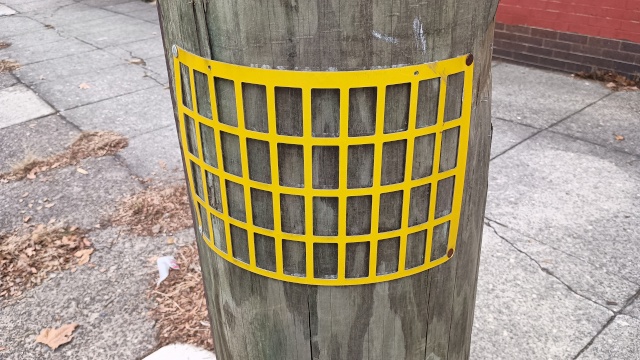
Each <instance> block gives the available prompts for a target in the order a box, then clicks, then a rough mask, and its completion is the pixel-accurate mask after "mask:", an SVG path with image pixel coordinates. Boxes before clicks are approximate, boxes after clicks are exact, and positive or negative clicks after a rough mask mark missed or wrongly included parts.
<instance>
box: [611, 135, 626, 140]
mask: <svg viewBox="0 0 640 360" xmlns="http://www.w3.org/2000/svg"><path fill="white" fill-rule="evenodd" d="M613 138H614V139H616V141H623V140H624V136H622V135H616V134H613Z"/></svg>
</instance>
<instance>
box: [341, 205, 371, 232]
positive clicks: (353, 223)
mask: <svg viewBox="0 0 640 360" xmlns="http://www.w3.org/2000/svg"><path fill="white" fill-rule="evenodd" d="M372 199H373V197H372V196H371V195H366V196H350V197H348V198H347V236H353V235H366V234H371V202H372Z"/></svg>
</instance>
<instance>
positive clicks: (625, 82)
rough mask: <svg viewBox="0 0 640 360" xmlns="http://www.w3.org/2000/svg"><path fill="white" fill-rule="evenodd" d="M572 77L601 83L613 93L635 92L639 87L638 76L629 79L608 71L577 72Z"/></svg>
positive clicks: (639, 79)
mask: <svg viewBox="0 0 640 360" xmlns="http://www.w3.org/2000/svg"><path fill="white" fill-rule="evenodd" d="M574 75H575V76H577V77H579V78H582V79H589V80H597V81H602V82H604V83H605V84H606V87H608V88H609V89H611V90H613V91H637V90H638V89H639V87H640V75H636V76H634V77H633V78H629V77H626V76H624V75H620V74H618V73H616V72H615V71H608V70H594V71H591V72H588V73H587V72H579V73H577V74H574Z"/></svg>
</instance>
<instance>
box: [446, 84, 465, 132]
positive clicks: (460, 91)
mask: <svg viewBox="0 0 640 360" xmlns="http://www.w3.org/2000/svg"><path fill="white" fill-rule="evenodd" d="M464 75H465V73H464V72H459V73H456V74H452V75H449V76H448V77H447V95H446V100H445V107H444V121H445V122H447V121H452V120H456V119H459V118H460V117H461V116H462V100H463V96H464Z"/></svg>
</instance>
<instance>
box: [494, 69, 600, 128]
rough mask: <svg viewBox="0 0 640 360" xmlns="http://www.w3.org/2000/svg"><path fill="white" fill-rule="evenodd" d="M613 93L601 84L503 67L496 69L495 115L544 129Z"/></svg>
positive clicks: (555, 74) (533, 70) (548, 73)
mask: <svg viewBox="0 0 640 360" xmlns="http://www.w3.org/2000/svg"><path fill="white" fill-rule="evenodd" d="M609 93H610V90H609V89H607V88H605V87H604V86H602V84H600V83H599V82H595V81H588V80H579V79H575V78H572V77H571V76H569V75H566V74H561V73H555V72H550V71H545V70H539V69H532V68H527V67H524V66H519V65H512V64H501V65H500V66H496V67H495V68H494V69H493V105H492V109H493V110H492V115H493V116H494V117H498V118H501V119H505V120H511V121H514V122H517V123H520V124H525V125H529V126H533V127H536V128H539V129H544V128H547V127H548V126H550V125H552V124H554V123H555V122H557V121H560V120H562V119H563V118H565V117H567V116H569V115H571V114H573V113H575V112H577V111H579V110H580V109H582V108H584V107H585V106H587V105H589V104H592V103H593V102H595V101H597V100H599V99H601V98H602V97H604V96H605V95H607V94H609ZM551 99H553V101H550V100H551Z"/></svg>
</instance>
